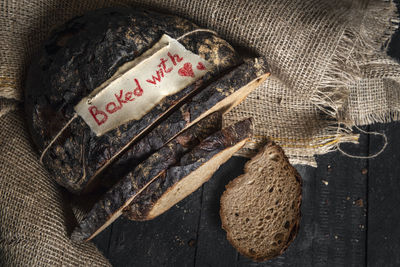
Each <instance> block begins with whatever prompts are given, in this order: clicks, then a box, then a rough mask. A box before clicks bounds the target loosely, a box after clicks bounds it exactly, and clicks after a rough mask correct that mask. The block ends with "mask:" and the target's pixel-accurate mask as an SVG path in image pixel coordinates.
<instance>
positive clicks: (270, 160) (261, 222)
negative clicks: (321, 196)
mask: <svg viewBox="0 0 400 267" xmlns="http://www.w3.org/2000/svg"><path fill="white" fill-rule="evenodd" d="M301 183H302V182H301V177H300V175H299V174H298V172H297V171H296V169H295V168H294V167H293V166H292V165H290V163H289V161H288V159H287V157H286V156H285V154H284V152H283V150H282V149H281V148H280V147H279V146H278V145H276V144H274V143H272V142H270V143H268V144H267V145H266V146H265V147H264V148H263V149H262V150H261V151H260V152H259V153H258V154H257V155H256V156H255V157H253V158H252V159H251V160H250V161H249V162H248V163H247V164H246V166H245V174H243V175H241V176H239V177H237V178H236V179H234V180H233V181H231V182H230V183H229V184H228V185H227V186H226V191H225V192H224V193H223V195H222V197H221V209H220V216H221V222H222V228H223V229H224V230H225V231H226V233H227V239H228V240H229V242H230V243H231V244H232V245H233V246H234V247H235V248H236V249H237V250H238V251H239V252H240V253H241V254H243V255H245V256H247V257H249V258H251V259H253V260H255V261H264V260H268V259H271V258H273V257H276V256H278V255H280V254H282V253H283V252H284V251H285V250H286V248H287V247H288V246H289V244H290V243H291V242H292V241H293V239H294V238H295V236H296V234H297V231H298V228H299V223H300V203H301Z"/></svg>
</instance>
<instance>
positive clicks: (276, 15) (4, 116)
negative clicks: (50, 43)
mask: <svg viewBox="0 0 400 267" xmlns="http://www.w3.org/2000/svg"><path fill="white" fill-rule="evenodd" d="M116 5H135V6H144V7H148V8H151V9H155V10H159V11H162V12H168V13H173V14H177V15H180V16H182V17H185V18H187V19H190V20H192V21H194V22H196V23H197V24H199V25H200V26H202V27H204V28H209V29H212V30H215V31H217V32H218V33H219V34H220V35H221V36H222V37H223V38H225V39H226V40H228V41H229V42H231V43H232V44H233V45H236V46H238V47H242V48H243V47H244V48H246V49H248V50H249V51H250V52H251V53H254V54H259V55H264V56H266V57H267V59H268V61H269V64H270V67H271V70H272V75H271V77H270V78H269V79H268V80H267V82H266V83H264V84H263V85H262V86H260V87H258V88H257V89H256V91H255V92H253V93H252V94H251V95H250V96H249V97H248V98H247V100H246V101H245V102H243V103H242V104H241V105H239V106H238V107H237V108H235V109H234V110H232V111H231V112H230V113H229V114H227V115H226V116H225V123H232V122H234V121H238V120H240V119H241V118H243V117H254V119H255V122H256V127H255V129H256V137H255V139H254V140H253V142H250V143H249V144H248V146H247V147H246V149H244V150H242V154H243V155H250V154H251V153H252V152H253V151H254V149H255V148H256V147H257V146H258V145H259V144H260V143H262V142H263V140H265V138H266V137H268V138H271V139H272V140H274V141H275V142H277V143H278V144H280V145H281V146H282V147H283V148H284V150H285V152H286V154H287V155H288V156H289V158H290V160H291V162H292V163H294V164H308V165H312V166H315V165H316V163H315V160H314V155H316V154H323V153H327V152H329V151H333V150H335V149H336V148H337V146H338V144H340V143H343V142H357V139H358V135H357V134H353V133H352V130H351V128H352V126H353V125H364V124H370V123H374V122H388V121H392V120H399V118H400V116H399V114H400V65H399V64H398V62H397V61H395V60H393V59H391V58H389V57H388V56H387V55H386V51H385V48H386V47H387V44H388V42H389V41H390V37H391V35H392V34H393V32H394V31H395V30H396V26H397V25H396V23H397V22H398V20H397V13H396V10H397V9H396V6H395V4H394V3H393V2H391V1H383V0H379V1H378V0H376V1H372V0H371V1H366V0H359V1H355V0H353V1H352V0H340V1H339V0H337V1H332V0H219V1H215V0H194V1H186V0H142V1H107V0H102V1H95V0H88V1H81V0H29V1H27V0H2V1H1V4H0V12H1V17H0V32H1V38H0V261H1V262H0V265H2V266H3V265H5V266H36V265H37V266H39V265H40V266H59V265H72V266H77V265H90V266H96V265H99V266H105V265H108V263H107V260H106V259H105V258H104V257H103V256H102V255H101V254H100V252H99V251H98V250H97V249H96V248H95V247H94V246H93V245H92V244H90V243H86V244H85V243H73V242H72V241H70V239H69V234H70V231H71V228H72V227H73V226H74V225H75V224H76V218H75V217H74V215H73V213H72V209H71V207H70V205H69V202H70V201H69V196H68V194H67V193H66V192H65V191H64V190H63V189H61V188H59V187H58V186H57V185H56V184H55V183H54V182H53V180H52V179H51V177H49V175H48V173H47V172H46V171H45V169H44V168H43V167H42V166H41V165H40V164H39V161H38V155H37V154H36V152H35V150H34V148H33V147H32V144H31V142H30V139H29V134H28V133H27V129H26V126H25V122H24V114H23V112H22V110H23V89H24V88H23V84H24V79H25V75H26V70H27V66H29V63H30V60H31V58H32V56H33V55H34V54H35V53H36V52H37V51H38V48H39V47H40V45H41V44H42V42H43V41H44V40H45V39H46V38H47V37H48V36H49V32H50V30H51V28H52V27H54V26H55V25H59V24H62V23H64V22H66V21H67V20H68V19H70V18H72V17H74V16H77V15H81V14H83V13H85V12H86V11H88V10H93V9H96V8H101V7H109V6H116Z"/></svg>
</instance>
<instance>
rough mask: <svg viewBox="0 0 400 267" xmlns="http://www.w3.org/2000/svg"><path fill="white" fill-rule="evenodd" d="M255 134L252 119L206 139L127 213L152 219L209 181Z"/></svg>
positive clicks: (142, 218) (169, 170)
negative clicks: (253, 133)
mask: <svg viewBox="0 0 400 267" xmlns="http://www.w3.org/2000/svg"><path fill="white" fill-rule="evenodd" d="M251 135H252V122H251V120H250V119H247V120H243V121H240V122H238V123H236V124H234V125H232V126H230V127H227V128H224V129H223V130H222V131H220V132H217V133H215V134H213V135H212V136H210V137H208V138H207V139H205V140H203V141H202V142H201V143H200V144H199V145H198V146H197V147H195V148H194V149H193V150H191V151H190V152H188V153H186V154H185V155H184V156H183V157H182V158H181V160H180V161H179V164H176V165H174V166H172V167H170V168H169V169H168V170H167V171H166V172H164V173H163V174H162V175H160V177H158V178H157V179H155V180H154V181H152V183H151V184H150V185H149V186H148V187H147V188H146V189H145V190H144V191H143V192H142V193H141V194H140V195H138V196H137V197H136V198H135V200H134V201H133V202H132V203H131V204H130V206H129V209H126V210H124V214H125V215H126V216H127V217H128V218H130V219H132V220H139V221H143V220H151V219H154V218H155V217H157V216H159V215H160V214H162V213H164V212H165V211H167V210H168V209H170V208H171V207H172V206H174V205H175V204H176V203H178V202H179V201H181V200H182V199H183V198H185V197H187V196H188V195H189V194H191V193H192V192H194V191H195V190H197V189H198V188H199V187H200V186H201V185H202V184H203V183H205V182H207V181H208V180H209V179H210V178H211V177H212V175H213V174H214V173H215V171H217V169H218V168H219V167H220V166H221V165H222V164H224V163H225V162H226V161H227V160H228V159H230V158H231V157H232V156H233V154H234V153H236V151H238V150H239V149H241V148H242V147H243V145H244V144H245V143H246V141H247V140H248V139H249V138H250V137H251Z"/></svg>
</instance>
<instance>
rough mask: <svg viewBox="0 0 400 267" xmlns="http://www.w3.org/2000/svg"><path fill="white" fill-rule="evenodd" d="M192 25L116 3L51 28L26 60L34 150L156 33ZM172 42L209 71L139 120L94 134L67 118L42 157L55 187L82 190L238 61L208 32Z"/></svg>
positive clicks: (148, 44) (179, 32)
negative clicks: (34, 54)
mask: <svg viewBox="0 0 400 267" xmlns="http://www.w3.org/2000/svg"><path fill="white" fill-rule="evenodd" d="M195 29H198V27H197V26H196V25H195V24H193V23H191V22H189V21H187V20H185V19H182V18H179V17H176V16H172V15H164V14H160V13H156V12H151V11H146V10H142V9H137V8H128V7H123V8H108V9H101V10H97V11H93V12H89V13H87V14H85V15H84V16H81V17H77V18H75V19H72V20H71V21H69V22H68V23H66V24H65V25H64V26H62V27H61V28H59V29H57V30H56V31H54V32H53V33H52V35H51V37H50V39H49V41H47V43H46V44H45V46H44V48H43V50H42V51H41V53H40V55H39V57H38V58H37V59H36V60H34V61H33V63H32V65H31V67H30V69H29V73H28V79H27V82H26V95H25V100H26V105H25V107H26V113H27V120H28V125H29V129H30V132H31V134H32V138H33V141H34V143H35V144H36V146H37V147H38V150H39V153H42V152H43V150H44V149H45V148H46V147H47V146H48V145H49V144H50V142H51V141H52V140H53V139H54V138H55V136H56V135H57V134H58V133H59V132H60V131H61V129H62V128H63V127H64V126H65V125H66V124H67V122H68V121H70V119H71V118H73V116H74V114H75V111H74V107H75V105H76V104H78V102H79V101H80V100H81V99H82V98H84V97H85V96H87V95H88V94H89V93H91V92H92V91H93V90H95V89H96V88H98V87H99V86H100V85H102V84H103V83H104V82H106V81H108V80H109V79H110V78H112V77H113V75H114V74H115V73H116V72H117V71H118V70H119V68H120V67H121V66H123V65H124V64H125V63H127V62H130V61H132V60H134V59H136V58H138V57H139V56H140V55H142V54H143V53H144V52H145V51H147V50H148V49H149V48H150V47H152V46H153V45H154V44H155V43H156V42H157V41H159V39H160V38H161V36H162V35H163V34H168V35H169V36H171V37H173V38H178V37H180V36H182V35H184V34H185V33H188V32H190V31H193V30H195ZM179 42H180V43H181V44H182V45H183V46H184V47H185V48H186V49H187V50H189V51H192V52H193V53H195V54H197V55H199V56H200V57H202V58H203V59H205V60H206V61H207V62H208V63H210V64H211V66H212V68H211V69H209V70H208V73H207V74H206V75H204V76H202V77H201V78H200V79H198V80H197V81H196V82H195V83H193V84H191V85H189V86H187V87H186V88H184V89H183V90H181V91H179V92H178V93H176V94H174V95H170V96H167V97H165V98H164V99H163V100H161V102H159V103H158V104H157V105H156V106H155V107H154V108H153V109H152V110H151V111H149V112H148V113H147V114H146V115H144V116H143V117H142V118H141V119H140V120H136V121H130V122H127V123H125V124H122V125H120V126H118V127H117V128H115V129H113V130H111V131H109V132H107V133H105V134H104V135H102V136H96V135H95V134H94V133H93V132H92V131H91V129H90V128H89V126H88V125H87V124H86V123H85V122H84V121H83V119H82V118H81V117H77V118H76V119H74V120H73V121H72V123H71V124H70V125H69V126H68V127H67V128H66V129H65V130H64V131H63V132H62V134H61V135H60V136H59V137H58V138H57V139H56V141H55V143H54V144H53V145H52V146H50V147H49V149H48V151H47V152H46V153H45V154H44V157H43V163H44V165H45V166H46V167H47V169H48V170H49V171H50V173H51V174H52V176H53V177H54V178H55V179H56V181H57V182H58V183H59V184H61V185H63V186H64V187H66V188H67V189H68V190H70V191H72V192H76V193H79V192H81V191H82V190H84V189H85V188H86V186H87V184H88V183H89V182H91V181H92V180H93V179H94V178H95V177H96V176H97V175H98V174H99V173H100V172H101V171H103V170H104V169H105V168H106V167H107V166H108V165H109V164H111V162H112V160H114V159H115V156H116V155H117V154H118V153H120V152H122V151H123V150H124V149H126V148H127V146H128V145H129V144H130V143H131V142H133V141H134V140H136V139H138V138H140V137H143V136H144V135H145V133H146V131H149V130H150V129H151V127H152V126H153V124H155V123H158V122H159V121H160V120H162V119H163V118H165V117H166V116H167V115H168V113H167V111H168V110H170V109H173V108H174V107H175V106H179V105H180V104H182V103H181V102H180V101H181V100H182V99H184V98H185V97H186V96H188V95H190V94H191V93H193V92H194V91H196V90H200V89H201V88H203V87H204V86H205V85H207V84H208V83H209V82H210V81H211V80H213V79H216V78H217V77H218V76H219V75H220V74H221V73H223V72H225V71H227V70H228V69H230V68H232V67H234V66H236V65H237V64H238V63H240V62H241V60H240V58H239V56H238V55H237V53H236V52H235V51H234V49H233V48H232V47H231V46H230V45H229V44H228V43H227V42H225V41H224V40H222V39H221V38H219V37H218V36H216V35H215V34H213V33H211V32H195V33H193V34H190V35H188V36H185V37H184V38H182V39H181V40H179ZM109 167H110V168H111V169H112V168H113V167H112V166H109Z"/></svg>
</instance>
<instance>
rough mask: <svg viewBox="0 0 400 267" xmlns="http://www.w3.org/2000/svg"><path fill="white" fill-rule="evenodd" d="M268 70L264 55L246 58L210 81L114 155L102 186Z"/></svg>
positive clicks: (237, 97) (229, 104) (236, 98)
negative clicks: (140, 136) (140, 137)
mask: <svg viewBox="0 0 400 267" xmlns="http://www.w3.org/2000/svg"><path fill="white" fill-rule="evenodd" d="M269 74H270V73H269V68H268V64H267V62H266V60H265V58H263V57H260V58H253V59H249V60H246V61H245V62H244V63H243V64H241V65H240V66H238V67H236V68H235V69H233V70H232V71H230V72H229V73H227V74H226V75H224V76H222V77H221V78H219V79H218V80H217V81H215V82H213V83H211V84H210V85H209V86H207V87H206V88H205V89H204V90H202V91H201V92H199V93H198V94H197V95H196V96H195V97H193V98H192V99H191V100H190V101H188V102H186V103H185V104H184V105H183V106H182V107H181V108H180V109H178V110H176V111H174V112H173V113H171V115H170V116H169V117H167V118H166V119H165V120H164V121H162V122H161V123H160V124H159V125H158V126H157V127H155V128H154V129H152V130H151V131H150V132H149V133H148V134H147V135H145V136H144V137H143V138H142V139H140V140H139V141H138V142H136V143H133V144H132V145H131V146H130V147H129V148H128V149H127V150H126V151H125V152H124V153H122V154H121V155H120V157H118V158H116V160H115V162H114V163H113V167H112V168H110V169H109V170H108V171H106V172H104V173H103V174H102V175H101V178H100V179H99V181H100V180H101V182H102V184H103V185H106V187H109V186H112V185H113V184H115V183H116V182H118V180H119V179H120V177H123V176H124V175H125V174H126V173H128V172H130V171H131V170H132V167H133V166H135V165H136V164H138V163H139V162H141V161H142V160H143V159H145V158H147V157H148V156H149V155H151V153H153V152H154V151H157V150H158V149H160V147H162V146H163V145H164V144H165V143H166V142H168V141H169V140H171V139H172V138H173V137H174V136H176V135H177V134H179V133H180V132H181V131H183V130H185V129H187V128H188V127H190V126H191V125H193V124H194V123H196V122H197V121H199V120H201V119H202V118H204V117H205V116H207V115H209V114H211V113H213V112H216V111H219V112H222V113H226V112H228V111H229V110H231V109H232V108H233V107H235V106H237V105H238V104H239V103H241V102H242V101H243V100H244V99H245V98H246V96H247V95H248V94H249V93H251V92H252V91H253V90H254V89H255V88H256V87H257V86H258V85H260V84H261V83H262V82H264V81H265V79H266V78H267V77H268V76H269ZM89 188H90V187H89Z"/></svg>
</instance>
